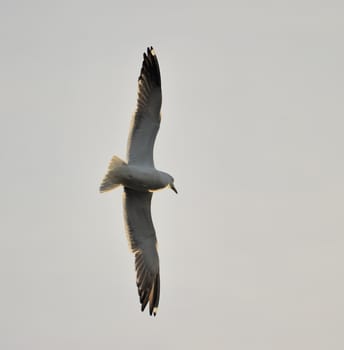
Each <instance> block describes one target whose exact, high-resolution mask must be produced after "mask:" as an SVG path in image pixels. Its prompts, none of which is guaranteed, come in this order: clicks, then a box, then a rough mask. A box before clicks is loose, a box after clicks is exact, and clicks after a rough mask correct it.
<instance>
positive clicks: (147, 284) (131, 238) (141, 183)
mask: <svg viewBox="0 0 344 350" xmlns="http://www.w3.org/2000/svg"><path fill="white" fill-rule="evenodd" d="M161 101H162V97H161V77H160V69H159V63H158V59H157V57H156V54H155V52H154V49H153V47H149V48H147V53H144V54H143V63H142V68H141V72H140V76H139V79H138V97H137V104H136V111H135V113H134V115H133V117H132V123H131V128H130V132H129V138H128V144H127V159H128V161H127V162H125V161H123V160H122V159H120V158H119V157H117V156H114V157H113V158H112V159H111V161H110V164H109V168H108V172H107V174H106V175H105V177H104V179H103V181H102V184H101V186H100V192H107V191H110V190H112V189H114V188H116V187H118V186H123V187H124V192H123V210H124V222H125V226H126V232H127V237H128V242H129V246H130V248H131V251H132V252H133V253H134V254H135V269H136V284H137V288H138V293H139V297H140V303H141V311H144V309H145V307H146V306H147V304H148V303H149V314H150V315H154V316H156V313H157V310H158V305H159V297H160V274H159V256H158V251H157V238H156V234H155V229H154V225H153V221H152V216H151V200H152V195H153V192H154V191H157V190H160V189H163V188H170V189H172V190H173V191H174V192H176V193H178V192H177V190H176V188H175V187H174V179H173V177H172V176H171V175H169V174H167V173H165V172H163V171H159V170H157V169H156V168H155V166H154V160H153V148H154V142H155V139H156V135H157V133H158V130H159V127H160V120H161V114H160V109H161Z"/></svg>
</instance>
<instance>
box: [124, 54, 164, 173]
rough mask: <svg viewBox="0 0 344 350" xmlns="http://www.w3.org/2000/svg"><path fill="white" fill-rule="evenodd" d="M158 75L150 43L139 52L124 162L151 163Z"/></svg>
mask: <svg viewBox="0 0 344 350" xmlns="http://www.w3.org/2000/svg"><path fill="white" fill-rule="evenodd" d="M161 102H162V95H161V77H160V68H159V63H158V59H157V57H156V54H155V52H154V50H153V48H152V47H150V48H147V53H144V54H143V63H142V68H141V72H140V76H139V79H138V96H137V106H136V111H135V113H134V115H133V118H132V125H131V130H130V133H129V139H128V147H127V148H128V150H127V153H128V163H129V164H140V165H147V166H152V167H153V166H154V160H153V148H154V142H155V139H156V135H157V133H158V131H159V127H160V120H161V116H160V109H161Z"/></svg>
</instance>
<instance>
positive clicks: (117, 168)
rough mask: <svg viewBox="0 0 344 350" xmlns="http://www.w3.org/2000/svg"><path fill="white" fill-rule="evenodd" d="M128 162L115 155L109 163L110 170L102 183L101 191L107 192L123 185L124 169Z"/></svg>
mask: <svg viewBox="0 0 344 350" xmlns="http://www.w3.org/2000/svg"><path fill="white" fill-rule="evenodd" d="M126 166H127V163H126V162H125V161H123V160H122V159H120V158H119V157H117V156H113V157H112V159H111V162H110V164H109V168H108V172H107V174H106V175H105V177H104V179H103V181H102V184H101V185H100V192H107V191H110V190H113V189H114V188H116V187H118V186H119V185H121V180H122V170H123V167H126Z"/></svg>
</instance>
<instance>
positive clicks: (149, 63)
mask: <svg viewBox="0 0 344 350" xmlns="http://www.w3.org/2000/svg"><path fill="white" fill-rule="evenodd" d="M139 81H143V82H146V83H148V82H149V81H150V82H152V83H153V84H155V85H156V86H158V87H161V77H160V68H159V62H158V59H157V57H156V54H155V52H154V49H153V47H152V46H151V47H147V53H146V52H144V53H143V63H142V68H141V72H140V76H139Z"/></svg>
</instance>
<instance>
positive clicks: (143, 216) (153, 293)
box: [123, 188, 160, 316]
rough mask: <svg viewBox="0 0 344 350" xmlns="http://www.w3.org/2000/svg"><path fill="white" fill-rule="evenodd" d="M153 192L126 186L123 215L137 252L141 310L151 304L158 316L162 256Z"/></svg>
mask: <svg viewBox="0 0 344 350" xmlns="http://www.w3.org/2000/svg"><path fill="white" fill-rule="evenodd" d="M151 200H152V193H151V192H138V191H134V190H131V189H129V188H125V189H124V199H123V206H124V218H125V223H126V231H127V235H128V241H129V245H130V248H131V249H132V251H133V253H134V254H135V269H136V284H137V288H138V293H139V297H140V303H141V310H142V311H144V309H145V307H146V306H147V304H148V303H149V313H150V315H154V316H155V315H156V312H157V308H158V305H159V295H160V274H159V256H158V251H157V239H156V235H155V229H154V226H153V221H152V216H151Z"/></svg>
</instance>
